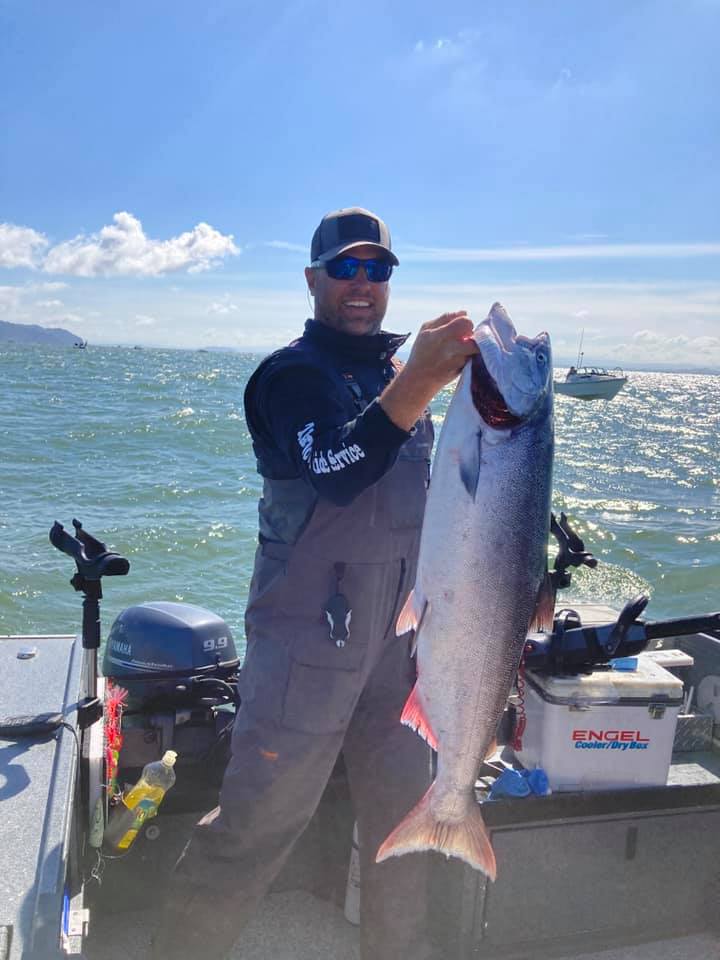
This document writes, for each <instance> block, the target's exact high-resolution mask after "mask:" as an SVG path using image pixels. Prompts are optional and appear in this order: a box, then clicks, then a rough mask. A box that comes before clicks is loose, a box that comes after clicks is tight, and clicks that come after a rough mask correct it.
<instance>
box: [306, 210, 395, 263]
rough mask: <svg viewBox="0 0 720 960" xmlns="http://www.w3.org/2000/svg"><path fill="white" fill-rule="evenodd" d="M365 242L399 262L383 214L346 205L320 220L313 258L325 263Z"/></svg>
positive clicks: (391, 259) (314, 241)
mask: <svg viewBox="0 0 720 960" xmlns="http://www.w3.org/2000/svg"><path fill="white" fill-rule="evenodd" d="M365 245H369V246H371V247H375V248H376V249H377V250H378V252H379V253H380V252H381V253H384V254H385V255H386V256H387V258H388V260H390V262H391V263H392V264H394V266H397V265H398V263H399V262H400V261H399V260H398V258H397V257H396V256H395V254H394V253H393V252H392V246H391V244H390V231H389V230H388V228H387V226H386V225H385V223H384V222H383V221H382V220H381V219H380V217H376V216H375V214H374V213H370V211H369V210H363V208H362V207H344V208H343V209H342V210H333V212H332V213H326V214H325V216H324V217H323V218H322V220H321V221H320V225H319V226H318V228H317V230H316V231H315V233H314V234H313V238H312V243H311V245H310V260H311V261H312V262H317V261H319V262H320V263H325V262H326V261H327V260H332V259H333V258H334V257H338V256H340V254H341V253H347V252H348V251H349V250H352V249H353V247H361V246H365Z"/></svg>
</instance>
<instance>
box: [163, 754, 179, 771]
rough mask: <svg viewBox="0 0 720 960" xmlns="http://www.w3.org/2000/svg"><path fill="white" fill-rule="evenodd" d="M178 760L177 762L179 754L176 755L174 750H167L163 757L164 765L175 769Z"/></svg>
mask: <svg viewBox="0 0 720 960" xmlns="http://www.w3.org/2000/svg"><path fill="white" fill-rule="evenodd" d="M176 760H177V753H175V751H174V750H166V751H165V753H164V754H163V756H162V761H161V762H162V763H164V764H165V766H166V767H173V766H175V761H176Z"/></svg>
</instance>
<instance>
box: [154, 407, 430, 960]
mask: <svg viewBox="0 0 720 960" xmlns="http://www.w3.org/2000/svg"><path fill="white" fill-rule="evenodd" d="M431 447H432V425H431V422H430V420H429V417H427V418H425V419H423V420H421V421H419V423H418V425H417V427H416V429H415V431H414V433H413V435H412V436H411V437H410V438H409V440H408V441H407V442H406V443H405V445H404V446H403V448H402V449H401V451H400V454H399V456H398V460H397V462H396V463H395V465H394V466H393V468H392V469H391V470H390V471H389V472H388V473H387V474H386V475H385V476H384V477H383V478H382V479H381V480H380V481H378V483H376V484H375V485H374V486H372V487H370V488H369V489H367V490H365V491H364V492H363V493H362V494H361V495H360V496H358V497H357V498H356V500H355V501H353V503H351V504H350V505H349V506H346V507H335V506H333V505H332V504H329V503H325V502H323V501H318V502H317V504H316V505H315V508H314V510H313V512H312V516H311V517H310V519H309V521H308V522H307V524H306V525H305V528H304V530H303V532H302V534H301V535H300V537H299V539H298V541H297V542H296V543H295V544H294V545H292V546H290V545H286V544H280V543H272V542H266V543H263V544H261V546H260V547H258V550H257V554H256V561H255V570H254V574H253V580H252V584H251V590H250V596H249V600H248V607H247V613H246V630H247V639H248V647H247V654H246V659H245V662H244V665H243V670H242V675H241V691H240V692H241V696H242V706H241V709H240V711H239V713H238V716H237V719H236V723H235V728H234V732H233V755H232V759H231V761H230V764H229V766H228V769H227V771H226V774H225V779H224V782H223V787H222V791H221V797H220V806H219V807H218V808H217V809H216V810H215V811H213V812H212V813H210V814H208V816H207V817H205V818H203V820H202V821H201V822H200V824H199V825H198V827H197V828H196V831H195V834H194V837H193V841H192V843H191V844H190V846H189V849H188V850H187V852H186V854H185V855H184V857H183V858H182V859H181V861H180V863H179V864H178V868H177V870H176V875H175V880H174V889H175V891H176V893H177V896H176V897H175V898H174V899H175V900H176V902H177V903H178V904H185V907H178V908H176V909H175V913H174V917H173V920H172V921H167V920H166V921H165V923H164V925H163V931H164V932H163V934H162V936H161V937H160V938H159V940H158V946H157V948H156V950H157V952H156V956H157V957H158V960H159V958H160V956H161V955H162V954H161V951H162V950H166V951H168V952H167V954H166V955H167V956H170V955H171V953H170V952H169V951H171V950H172V951H175V953H174V960H183V958H185V957H187V960H190V957H191V956H192V957H195V956H197V957H199V956H202V957H203V958H204V960H213V958H218V960H219V958H220V957H222V956H224V955H225V953H226V952H227V951H228V950H229V948H230V946H231V945H232V943H233V942H234V940H235V939H236V938H237V937H238V936H240V931H241V928H242V926H243V924H244V923H245V922H246V921H247V920H248V919H249V917H250V916H251V915H252V912H253V910H254V909H255V907H256V905H257V903H258V902H259V900H260V899H261V898H262V896H263V895H264V894H265V892H266V891H267V889H268V888H269V886H270V884H271V883H272V881H273V879H274V878H275V876H276V875H277V873H278V872H279V871H280V869H281V867H282V865H283V863H284V862H285V860H286V858H287V856H288V854H289V852H290V851H291V849H292V847H293V845H294V843H295V842H296V840H297V839H298V837H299V836H300V835H301V834H302V832H303V831H304V829H305V827H306V826H307V825H308V823H309V821H310V819H311V818H312V815H313V813H314V812H315V810H316V808H317V805H318V803H319V801H320V798H321V796H322V793H323V791H324V788H325V786H326V784H327V782H328V779H329V777H330V774H331V772H332V770H333V767H334V765H335V762H336V760H337V757H338V755H339V753H340V752H342V753H343V756H344V760H345V765H346V768H347V772H348V779H349V783H350V789H351V794H352V800H353V807H354V811H355V815H356V818H357V821H358V829H359V837H360V861H361V885H362V890H361V949H362V957H363V960H410V958H412V960H427V958H430V957H431V956H433V953H432V950H431V948H430V945H429V942H428V940H427V936H426V929H425V928H426V923H427V918H428V913H429V904H428V878H429V864H430V862H431V859H430V857H429V856H426V855H417V856H405V857H400V858H393V859H391V860H389V861H386V862H384V863H382V864H376V863H375V854H376V852H377V849H378V847H379V845H380V843H381V842H382V841H383V840H384V839H385V837H386V835H387V834H388V833H389V832H390V830H391V829H392V828H393V827H394V826H396V825H397V823H398V822H399V821H400V819H401V818H402V817H403V816H404V815H405V814H406V813H407V812H408V811H409V810H410V809H411V808H412V807H413V806H414V804H415V803H416V802H417V801H418V800H419V799H420V797H421V796H422V794H423V793H424V791H425V790H426V789H427V787H428V785H429V782H430V777H429V753H428V748H427V747H426V745H425V744H424V743H423V741H422V740H420V738H419V737H418V736H417V735H416V734H414V733H413V732H412V731H410V730H408V729H407V728H406V727H403V726H402V725H401V724H400V722H399V718H400V713H401V712H402V708H403V706H404V703H405V701H406V699H407V697H408V695H409V693H410V691H411V689H412V686H413V683H414V676H415V670H414V662H413V661H411V660H410V658H409V655H408V637H407V636H404V637H396V636H395V621H396V619H397V615H398V613H399V611H400V609H401V608H402V604H403V603H404V600H405V597H406V596H407V594H408V592H409V590H410V588H411V587H412V585H413V582H414V578H415V570H416V562H417V553H418V547H419V535H420V527H421V523H422V516H423V510H424V506H425V497H426V488H427V479H428V476H429V459H430V451H431ZM350 844H351V837H350V836H349V837H348V855H349V853H350ZM171 927H172V928H173V930H172V932H170V928H171ZM177 951H180V952H179V953H177ZM193 951H194V952H193Z"/></svg>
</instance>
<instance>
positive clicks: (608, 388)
mask: <svg viewBox="0 0 720 960" xmlns="http://www.w3.org/2000/svg"><path fill="white" fill-rule="evenodd" d="M584 334H585V331H584V330H583V332H582V334H581V335H580V346H579V348H578V358H577V362H576V363H575V364H574V365H573V366H572V367H570V369H569V370H568V372H567V373H566V375H565V379H564V380H556V381H555V382H554V384H553V389H554V391H555V393H560V394H562V395H563V396H567V397H576V398H577V399H578V400H612V398H613V397H615V396H617V394H618V393H619V392H620V391H621V390H622V388H623V387H624V386H625V384H626V383H627V377H626V376H625V374H624V373H623V371H622V370H621V369H620V367H613V368H612V369H608V368H607V367H588V366H583V365H582V359H583V356H584V354H583V352H582V342H583V336H584Z"/></svg>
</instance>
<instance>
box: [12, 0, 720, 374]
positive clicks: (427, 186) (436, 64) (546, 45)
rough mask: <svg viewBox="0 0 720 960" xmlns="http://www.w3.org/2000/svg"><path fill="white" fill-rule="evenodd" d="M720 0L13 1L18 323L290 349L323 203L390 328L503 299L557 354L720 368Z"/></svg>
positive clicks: (109, 338) (106, 337)
mask: <svg viewBox="0 0 720 960" xmlns="http://www.w3.org/2000/svg"><path fill="white" fill-rule="evenodd" d="M718 36H720V0H683V2H682V3H679V2H677V0H667V2H664V0H645V2H635V0H622V2H621V0H603V2H593V0H572V2H570V0H565V2H563V0H554V2H546V0H525V2H512V0H504V2H497V3H496V2H490V3H488V2H482V0H474V2H454V0H446V2H444V3H442V4H438V3H437V2H433V3H430V2H426V0H415V2H412V3H410V2H406V0H398V2H393V0H383V2H376V0H366V2H364V3H363V4H361V5H348V4H337V3H334V4H331V3H328V2H325V0H295V2H283V0H278V2H277V3H275V4H274V5H270V4H268V3H267V2H263V3H260V2H254V0H253V2H242V0H233V2H230V0H222V2H217V0H207V2H205V3H204V4H199V3H197V2H195V3H190V2H185V0H174V2H173V3H165V2H153V3H151V4H147V3H143V4H140V3H136V2H134V0H125V2H123V3H122V4H115V5H113V6H112V7H111V6H110V5H108V4H97V3H89V2H85V0H78V2H70V3H65V4H62V5H60V4H52V3H49V2H44V3H39V2H33V0H23V2H20V0H12V2H9V0H0V89H1V90H2V91H3V93H2V103H3V107H2V114H3V122H2V125H1V129H0V224H2V226H0V319H5V320H11V321H15V322H22V323H41V324H43V325H46V326H62V327H66V328H68V329H71V330H72V331H73V332H75V333H78V334H80V335H83V336H86V337H87V338H88V339H89V340H90V341H91V342H94V343H99V342H106V343H142V344H162V345H175V346H186V347H199V346H214V345H227V346H235V347H242V348H260V349H267V348H270V347H272V346H275V345H279V344H281V343H283V342H286V341H287V340H288V339H289V338H291V337H292V336H294V335H296V333H297V331H298V330H299V328H300V326H301V324H302V320H303V319H304V317H305V316H307V315H308V312H309V307H308V303H307V299H306V296H305V288H304V280H303V277H302V268H303V267H304V266H305V264H306V262H307V248H308V245H309V240H310V236H311V234H312V231H313V229H314V227H315V225H316V224H317V222H318V220H319V218H320V217H321V216H322V214H323V213H325V212H326V211H328V210H331V209H335V208H337V207H340V206H349V205H355V204H357V205H361V206H365V207H368V208H370V209H372V210H375V211H376V212H377V213H379V214H380V215H381V216H382V217H383V218H384V219H385V220H386V221H387V223H388V225H389V226H390V229H391V232H392V235H393V243H394V247H395V249H396V251H397V253H398V256H399V258H400V261H401V266H400V268H399V269H398V270H397V271H396V274H395V276H394V278H393V294H392V298H391V308H390V311H389V313H388V317H387V320H386V326H387V327H388V328H389V329H394V330H399V331H408V330H412V331H415V330H417V328H418V327H419V325H420V324H421V323H422V322H423V321H424V320H427V319H431V318H432V317H434V316H436V315H437V314H439V313H441V312H444V311H445V310H452V309H460V308H465V309H468V310H469V311H470V313H471V315H472V316H473V318H474V319H476V320H478V321H479V320H480V319H482V317H483V316H484V315H485V312H486V311H487V309H488V308H489V306H490V304H491V303H492V302H493V301H494V300H497V299H500V300H502V301H503V302H504V303H505V304H506V306H507V307H508V309H509V311H510V313H511V315H512V316H513V318H514V319H515V322H516V326H517V327H518V329H519V330H521V331H522V332H523V333H528V334H533V333H535V332H537V331H538V330H539V329H547V330H548V331H549V332H550V334H551V336H552V338H553V343H554V349H555V355H556V358H557V359H558V360H563V359H565V360H568V359H572V358H573V357H574V354H575V351H576V349H577V342H578V338H579V333H580V330H581V329H582V328H584V329H585V351H586V358H587V359H588V360H594V361H596V362H605V361H614V362H618V363H622V364H624V365H625V366H628V367H631V366H632V365H633V364H635V363H641V362H644V363H651V364H652V363H662V362H675V363H678V364H680V365H688V364H698V365H703V366H705V367H707V366H710V367H716V368H718V369H720V222H719V221H720V218H719V216H718V214H719V212H720V151H719V149H718V147H719V145H720V109H719V108H718V91H720V58H719V57H718V56H717V38H718Z"/></svg>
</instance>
